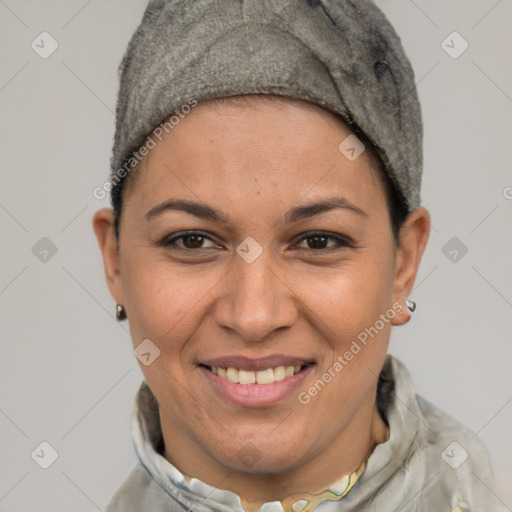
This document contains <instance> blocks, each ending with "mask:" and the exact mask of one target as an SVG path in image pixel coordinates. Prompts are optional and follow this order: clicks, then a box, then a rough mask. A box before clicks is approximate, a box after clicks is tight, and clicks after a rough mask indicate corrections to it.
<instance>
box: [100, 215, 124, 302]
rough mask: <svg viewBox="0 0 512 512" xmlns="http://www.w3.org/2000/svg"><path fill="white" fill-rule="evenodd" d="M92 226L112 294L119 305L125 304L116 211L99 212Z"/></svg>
mask: <svg viewBox="0 0 512 512" xmlns="http://www.w3.org/2000/svg"><path fill="white" fill-rule="evenodd" d="M92 225H93V228H94V232H95V233H96V238H97V240H98V244H99V246H100V250H101V253H102V255H103V267H104V269H105V277H106V280H107V286H108V288H109V290H110V294H111V295H112V297H113V298H114V300H115V301H116V302H117V303H119V304H124V301H123V290H122V284H121V268H120V260H119V250H118V247H117V239H116V235H115V231H114V211H113V210H112V208H102V209H101V210H98V211H97V212H96V213H95V214H94V216H93V220H92Z"/></svg>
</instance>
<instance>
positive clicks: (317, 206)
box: [145, 197, 367, 224]
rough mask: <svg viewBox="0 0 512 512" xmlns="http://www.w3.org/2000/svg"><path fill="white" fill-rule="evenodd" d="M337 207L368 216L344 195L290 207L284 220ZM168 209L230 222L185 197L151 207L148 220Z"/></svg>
mask: <svg viewBox="0 0 512 512" xmlns="http://www.w3.org/2000/svg"><path fill="white" fill-rule="evenodd" d="M335 209H343V210H346V211H348V212H351V213H354V214H357V215H361V216H367V213H366V212H365V211H363V210H361V208H359V207H358V206H356V205H354V204H352V203H350V202H349V201H347V200H346V199H344V198H343V197H329V198H326V199H323V200H322V201H318V202H314V203H309V204H305V205H301V206H296V207H294V208H292V209H290V210H289V211H288V212H287V213H286V214H285V216H284V218H283V222H284V223H285V224H291V223H293V222H298V221H299V220H302V219H306V218H309V217H313V216H315V215H319V214H321V213H324V212H328V211H332V210H335ZM167 211H183V212H186V213H189V214H190V215H194V216H195V217H198V218H200V219H204V220H210V221H213V222H222V223H224V224H229V219H228V217H227V216H226V215H224V214H223V213H221V212H220V211H218V210H215V209H214V208H212V207H210V206H208V205H207V204H204V203H197V202H194V201H187V200H184V199H169V200H167V201H164V202H163V203H160V204H158V205H156V206H155V207H154V208H151V210H149V211H148V212H147V213H146V215H145V217H146V219H147V220H151V219H153V218H155V217H157V216H158V215H160V214H162V213H164V212H167Z"/></svg>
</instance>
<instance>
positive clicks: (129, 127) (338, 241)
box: [94, 0, 505, 512]
mask: <svg viewBox="0 0 512 512" xmlns="http://www.w3.org/2000/svg"><path fill="white" fill-rule="evenodd" d="M120 71H121V86H120V91H119V100H118V108H117V127H116V137H115V142H114V150H113V158H112V176H111V183H112V191H111V198H112V205H113V209H102V210H100V211H98V212H97V213H96V214H95V216H94V229H95V232H96V236H97V238H98V242H99V245H100V248H101V251H102V253H103V258H104V264H105V273H106V278H107V284H108V286H109V289H110V292H111V294H112V296H113V298H114V299H115V301H116V302H117V306H116V308H117V317H118V319H119V320H120V321H122V320H124V319H125V318H128V320H129V322H130V330H131V334H132V338H133V344H134V349H135V355H136V356H137V358H138V359H139V362H140V364H141V368H142V370H143V372H144V377H145V382H143V384H142V386H141V388H140V390H139V393H138V395H137V398H136V402H135V405H134V410H133V418H132V419H133V421H132V429H133V430H132V433H133V438H134V444H135V449H136V452H137V455H138V457H139V460H140V464H139V465H138V466H137V467H136V468H135V469H134V471H133V473H132V474H131V475H130V477H129V478H128V480H127V481H126V482H125V484H124V485H123V486H122V487H121V489H120V490H119V491H118V492H117V494H116V496H115V497H114V498H113V500H112V501H111V503H110V505H109V508H108V512H121V511H125V512H126V511H140V510H153V511H175V510H176V511H177V510H230V511H231V510H233V511H235V510H236V511H247V512H253V511H259V510H261V511H270V510H279V511H281V510H287V511H288V510H291V511H293V512H299V511H302V510H304V511H310V510H313V509H316V508H317V507H318V510H320V509H321V510H324V509H325V510H344V511H356V510H357V511H364V510H366V511H370V510H390V511H391V510H393V511H395V510H404V511H405V510H428V511H433V510H436V511H438V510H439V511H440V510H451V511H465V510H480V509H485V510H490V509H492V510H505V509H504V508H503V505H501V504H500V501H499V499H498V498H497V497H496V494H497V492H496V490H495V487H494V482H493V480H492V472H491V469H490V467H489V462H488V457H487V453H486V450H485V448H484V447H483V446H482V445H481V443H480V442H479V441H478V440H477V439H475V438H474V435H473V433H472V432H470V431H469V429H467V428H466V427H464V426H463V425H461V424H460V423H458V422H457V421H455V420H454V419H452V418H451V417H450V416H448V415H446V414H445V413H444V412H442V411H440V410H439V409H437V408H436V407H435V406H433V405H432V404H430V403H428V402H426V401H425V400H424V399H422V398H421V397H418V396H416V394H415V392H414V386H413V383H412V380H411V377H410V375H409V373H408V372H407V370H406V368H405V367H404V366H403V365H402V364H401V363H400V361H398V360H397V359H396V358H393V357H392V356H390V355H387V347H388V343H389V338H390V333H391V326H392V325H394V326H399V325H403V324H404V323H406V322H408V321H409V319H410V317H411V313H412V312H413V311H414V309H415V304H414V302H413V301H412V300H411V299H410V298H409V293H410V291H411V289H412V287H413V285H414V281H415V278H416V274H417V270H418V266H419V264H420V261H421V257H422V254H423V252H424V249H425V246H426V244H427V240H428V236H429V229H430V215H429V213H428V211H427V210H426V209H425V208H424V207H423V206H420V183H421V159H422V149H421V143H422V142H421V141H422V128H421V117H420V110H419V105H418V100H417V95H416V89H415V85H414V77H413V73H412V69H411V67H410V64H409V62H408V60H407V58H406V56H405V54H404V52H403V49H402V47H401V44H400V41H399V39H398V36H397V35H396V34H395V33H394V31H393V29H392V27H391V26H390V25H389V23H388V21H387V20H386V19H385V17H384V15H383V14H382V13H381V12H380V11H379V10H378V9H377V8H376V7H375V6H374V5H373V4H372V3H370V2H366V1H358V2H357V3H351V2H342V1H338V2H327V1H325V2H321V1H306V0H304V1H294V2H289V1H276V0H273V1H271V0H267V1H260V2H241V3H240V2H230V1H227V0H216V1H215V0H201V1H199V0H198V1H187V2H185V1H182V2H171V1H167V2H166V1H151V2H150V3H149V5H148V8H147V9H146V12H145V14H144V18H143V20H142V22H141V25H140V26H139V28H138V29H137V31H136V32H135V34H134V36H133V38H132V40H131V42H130V44H129V46H128V49H127V52H126V54H125V56H124V59H123V62H122V64H121V69H120ZM500 507H501V508H500Z"/></svg>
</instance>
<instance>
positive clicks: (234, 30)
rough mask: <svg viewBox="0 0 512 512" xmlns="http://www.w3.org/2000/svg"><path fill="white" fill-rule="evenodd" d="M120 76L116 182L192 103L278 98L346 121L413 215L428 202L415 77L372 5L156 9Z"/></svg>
mask: <svg viewBox="0 0 512 512" xmlns="http://www.w3.org/2000/svg"><path fill="white" fill-rule="evenodd" d="M119 76H120V89H119V97H118V103H117V113H116V133H115V141H114V147H113V154H112V159H111V171H112V176H114V175H116V174H117V176H119V175H121V176H124V175H125V174H126V169H127V162H128V161H129V159H130V158H131V157H132V155H133V153H134V152H136V151H137V150H138V149H139V148H141V146H142V145H143V144H144V142H145V140H146V139H147V137H148V136H149V135H150V134H151V132H152V131H153V130H154V129H155V127H157V126H158V125H159V124H161V123H163V122H164V121H166V120H167V119H169V118H170V116H172V115H173V114H174V113H175V112H180V111H181V110H182V109H183V108H184V106H185V105H187V106H188V105H189V104H190V102H191V101H197V102H199V101H201V100H205V99H209V98H215V97H220V96H233V95H239V94H274V95H281V96H289V97H293V98H298V99H304V100H309V101H311V102H313V103H315V104H318V105H320V106H322V107H324V108H326V109H328V110H331V111H332V112H334V113H336V114H339V115H340V116H341V118H342V119H343V120H344V121H345V122H347V123H348V124H349V126H350V127H351V129H352V130H354V131H355V133H356V134H363V135H364V136H365V137H366V138H367V139H368V140H369V142H371V143H373V144H374V145H375V147H376V149H377V153H378V155H379V157H380V159H381V161H382V163H383V165H384V169H385V172H386V173H387V174H388V176H389V177H390V178H391V181H392V182H393V183H394V185H395V186H396V187H397V188H398V189H399V190H400V191H401V192H402V194H403V196H404V198H405V200H406V201H407V206H408V208H409V211H411V210H413V209H414V208H416V207H417V206H418V205H419V204H420V186H421V174H422V139H423V129H422V121H421V111H420V106H419V102H418V97H417V91H416V85H415V82H414V74H413V70H412V67H411V65H410V62H409V60H408V59H407V57H406V55H405V53H404V50H403V48H402V45H401V42H400V38H399V37H398V35H397V34H396V32H395V31H394V29H393V27H392V26H391V25H390V23H389V21H388V20H387V19H386V17H385V16H384V14H383V13H382V12H381V11H380V10H379V9H378V8H377V7H376V6H375V5H374V4H373V2H371V1H370V0H150V1H149V4H148V6H147V8H146V11H145V13H144V17H143V19H142V21H141V23H140V25H139V27H138V28H137V30H136V31H135V33H134V35H133V36H132V39H131V40H130V43H129V44H128V48H127V50H126V53H125V55H124V57H123V60H122V62H121V65H120V67H119ZM187 108H190V107H187ZM340 142H341V141H340ZM132 160H133V158H132ZM132 163H133V162H132ZM122 168H124V169H125V172H124V173H119V170H120V169H122ZM118 181H119V179H118Z"/></svg>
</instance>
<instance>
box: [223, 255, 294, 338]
mask: <svg viewBox="0 0 512 512" xmlns="http://www.w3.org/2000/svg"><path fill="white" fill-rule="evenodd" d="M266 253H267V254H268V252H267V251H263V253H262V255H260V256H259V257H258V258H257V259H256V260H255V261H253V262H252V263H247V262H246V261H244V260H243V259H242V258H236V260H235V261H234V263H233V265H234V266H233V268H232V270H231V272H228V274H227V275H226V277H225V279H224V280H223V282H224V287H223V289H222V295H221V297H220V298H218V299H217V302H216V304H215V307H214V311H213V318H214V321H215V323H216V325H218V326H219V327H220V328H222V329H229V330H232V331H235V332H236V333H237V334H238V335H239V336H240V337H241V338H242V339H244V340H247V341H261V340H265V339H267V338H268V337H269V336H271V335H272V333H273V331H277V330H278V329H283V328H285V327H290V326H292V325H293V324H294V323H295V322H296V320H297V316H298V311H297V301H296V298H295V295H294V292H293V290H292V287H290V286H289V285H288V284H287V283H286V277H285V276H284V275H283V273H282V271H281V272H280V271H279V266H277V265H272V261H271V259H272V256H271V255H269V256H268V257H267V256H266ZM264 255H265V256H264Z"/></svg>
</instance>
